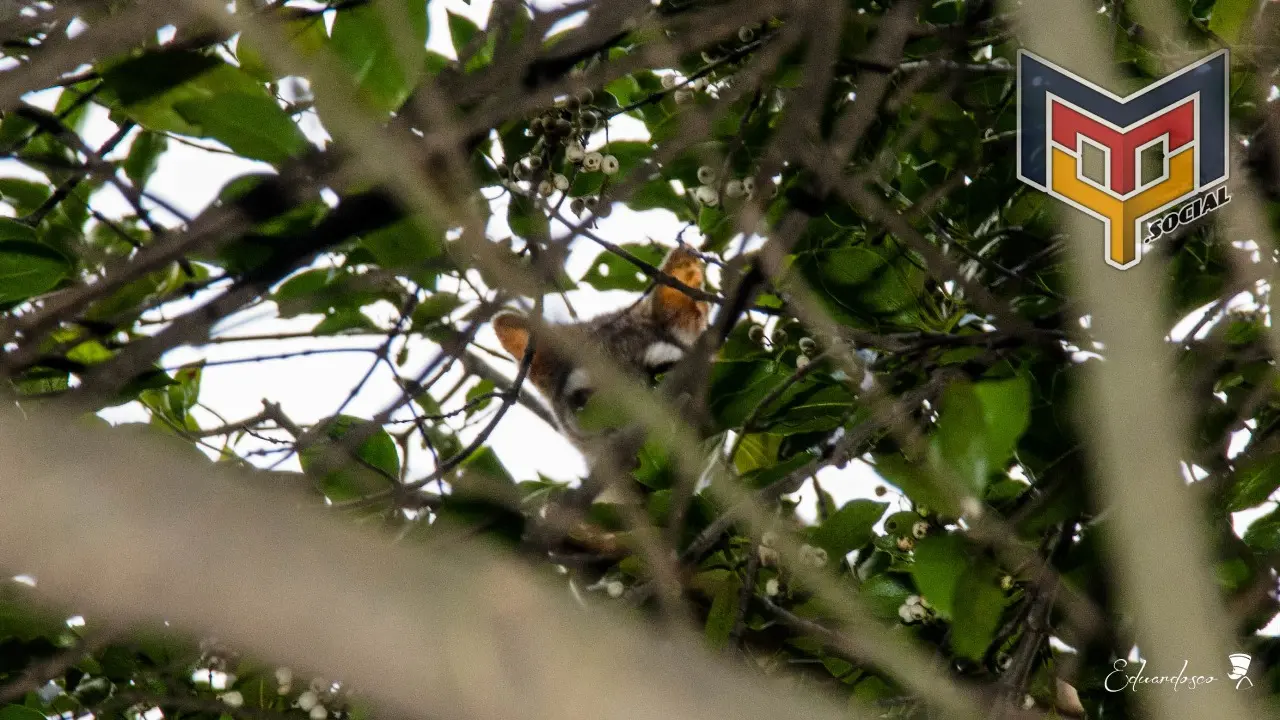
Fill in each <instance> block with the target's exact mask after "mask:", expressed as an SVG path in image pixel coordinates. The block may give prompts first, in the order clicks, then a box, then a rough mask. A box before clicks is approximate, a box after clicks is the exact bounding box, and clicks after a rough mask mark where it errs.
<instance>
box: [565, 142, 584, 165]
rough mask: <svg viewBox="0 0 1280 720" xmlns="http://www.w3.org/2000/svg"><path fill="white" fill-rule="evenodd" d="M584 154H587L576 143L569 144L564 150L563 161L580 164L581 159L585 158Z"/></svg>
mask: <svg viewBox="0 0 1280 720" xmlns="http://www.w3.org/2000/svg"><path fill="white" fill-rule="evenodd" d="M586 154H587V152H586V151H585V150H583V149H582V146H581V145H579V144H578V143H576V142H575V143H570V145H569V147H567V148H565V149H564V159H565V160H568V161H569V162H571V163H578V162H582V158H583V157H585V156H586Z"/></svg>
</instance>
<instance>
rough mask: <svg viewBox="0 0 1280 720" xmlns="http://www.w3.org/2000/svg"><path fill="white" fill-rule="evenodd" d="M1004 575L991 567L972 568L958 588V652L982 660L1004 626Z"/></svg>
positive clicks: (954, 643)
mask: <svg viewBox="0 0 1280 720" xmlns="http://www.w3.org/2000/svg"><path fill="white" fill-rule="evenodd" d="M1005 603H1006V601H1005V595H1004V591H1003V590H1001V589H1000V575H999V574H998V573H996V572H994V571H993V569H992V568H990V567H988V566H985V565H983V566H980V567H976V568H969V569H968V570H967V571H966V572H965V573H964V574H963V575H961V576H960V579H959V581H958V582H957V584H956V588H955V600H954V619H953V622H952V625H951V647H952V649H953V650H955V652H956V654H958V655H961V656H963V657H967V658H969V659H971V660H981V659H982V658H983V656H984V655H985V654H986V651H987V646H988V645H990V644H991V640H992V638H993V636H994V635H995V631H996V628H998V627H999V626H1000V616H1001V615H1002V614H1003V613H1004V607H1005Z"/></svg>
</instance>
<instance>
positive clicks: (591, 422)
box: [493, 249, 709, 448]
mask: <svg viewBox="0 0 1280 720" xmlns="http://www.w3.org/2000/svg"><path fill="white" fill-rule="evenodd" d="M661 269H662V271H663V272H665V273H667V274H668V275H671V276H672V277H674V278H676V279H677V280H679V281H680V282H682V283H684V284H685V285H688V286H689V287H693V288H698V289H702V287H703V282H704V279H705V278H704V276H705V267H704V265H703V262H702V260H701V259H699V258H698V257H697V256H696V255H694V254H692V253H690V252H688V251H686V250H683V249H676V250H673V251H672V252H671V254H669V255H668V256H667V258H666V260H665V261H664V262H663V264H662V268H661ZM708 313H709V308H708V306H707V303H706V302H702V301H697V300H694V299H693V298H690V297H689V296H688V295H685V294H684V293H683V292H681V291H680V290H677V289H675V288H671V287H666V286H663V285H659V286H656V287H654V288H653V289H652V290H651V291H650V292H649V293H648V294H646V295H645V296H644V297H643V298H641V299H640V301H639V302H636V303H635V304H633V305H632V306H631V307H628V308H626V309H623V310H619V311H616V312H612V313H608V314H605V315H601V316H599V317H596V318H592V319H591V320H587V321H585V322H582V323H577V324H576V325H573V326H566V329H568V330H571V331H573V332H575V334H577V335H578V336H579V337H581V338H582V342H584V343H590V344H592V345H594V346H595V350H596V352H598V353H600V354H601V355H602V356H603V357H604V358H605V359H607V360H609V361H611V362H613V363H615V364H616V365H617V367H618V368H619V369H620V370H622V371H623V372H624V373H627V374H629V375H631V376H633V377H635V378H637V379H640V380H643V381H645V382H647V383H649V384H650V385H656V383H657V380H658V378H659V377H660V376H661V375H662V374H663V373H665V372H666V371H668V370H670V369H671V368H672V367H673V366H674V365H675V364H676V363H677V362H679V361H680V359H681V358H682V357H684V354H685V353H686V352H687V351H688V350H689V348H690V347H691V346H692V345H693V343H694V342H696V341H697V339H698V336H699V335H701V334H702V332H703V331H704V330H706V328H707V317H708ZM493 328H494V331H495V332H496V334H497V336H498V340H499V341H500V342H501V343H502V346H503V348H504V349H506V351H507V352H508V353H510V354H511V355H512V357H514V358H515V359H516V360H520V359H521V358H523V357H524V352H525V348H526V347H527V346H528V343H529V335H530V325H529V321H528V319H527V318H526V317H525V316H523V315H520V314H518V313H515V312H510V311H504V312H501V313H498V314H497V315H496V316H494V318H493ZM548 345H550V343H536V344H535V347H534V355H533V360H532V362H531V364H530V366H529V374H528V378H529V381H530V382H531V383H533V385H534V387H536V388H537V389H538V391H539V392H540V393H541V394H542V395H543V396H544V397H546V398H547V400H548V401H549V402H550V404H551V409H552V412H554V414H555V416H556V419H557V420H558V421H559V422H560V425H561V429H562V430H563V432H564V433H565V435H566V436H568V438H569V439H570V440H571V441H573V442H574V443H575V444H576V445H578V446H579V447H580V448H581V447H583V445H584V444H586V443H587V442H588V441H590V440H591V439H593V438H598V437H599V436H601V435H603V434H606V433H607V431H608V430H611V429H615V426H613V425H610V416H617V415H618V413H616V412H612V413H611V412H610V411H611V410H615V411H616V410H617V409H618V408H617V407H612V408H611V407H608V406H609V405H616V403H609V402H608V400H607V399H605V398H602V397H600V396H598V395H597V391H598V390H599V389H600V388H599V387H598V386H597V383H596V382H595V381H594V379H593V378H592V377H591V375H590V373H588V372H587V370H586V369H585V368H584V367H582V366H581V365H580V363H579V362H578V361H577V359H576V358H574V357H568V356H567V355H566V354H565V353H562V352H556V351H555V350H553V349H552V348H550V347H548ZM584 352H588V350H586V349H585V348H584ZM593 401H594V402H593Z"/></svg>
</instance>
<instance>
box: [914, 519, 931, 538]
mask: <svg viewBox="0 0 1280 720" xmlns="http://www.w3.org/2000/svg"><path fill="white" fill-rule="evenodd" d="M911 534H912V535H915V536H916V539H917V540H920V539H921V538H923V537H924V536H925V535H928V534H929V523H927V522H925V521H924V520H920V521H918V522H916V524H915V525H912V526H911Z"/></svg>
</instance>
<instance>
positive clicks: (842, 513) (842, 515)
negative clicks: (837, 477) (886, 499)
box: [810, 499, 889, 561]
mask: <svg viewBox="0 0 1280 720" xmlns="http://www.w3.org/2000/svg"><path fill="white" fill-rule="evenodd" d="M888 508H889V504H888V503H881V502H875V501H874V500H865V499H858V500H850V501H849V502H847V503H845V505H844V507H842V508H840V509H839V510H837V511H836V512H835V514H834V515H832V516H831V517H830V518H828V519H827V521H826V522H824V523H822V524H821V525H819V526H818V527H817V528H816V529H815V530H814V532H813V535H812V538H811V540H810V542H812V543H813V544H814V545H816V546H818V547H820V548H822V549H823V550H826V551H827V555H828V556H829V557H830V558H831V559H832V560H833V561H835V560H839V559H840V558H842V557H844V556H845V555H848V554H849V553H850V552H852V551H853V550H856V549H857V548H860V547H862V546H863V545H866V544H867V543H869V542H871V538H873V537H874V536H875V532H874V531H873V530H872V528H874V527H875V524H876V523H878V522H880V518H881V517H882V516H883V515H884V511H885V510H887V509H888Z"/></svg>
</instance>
